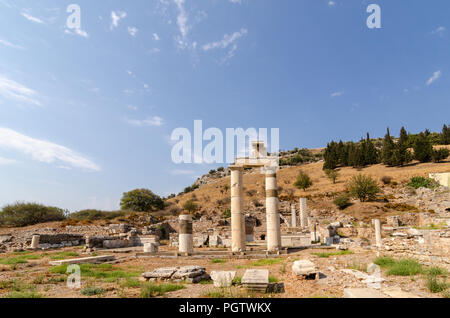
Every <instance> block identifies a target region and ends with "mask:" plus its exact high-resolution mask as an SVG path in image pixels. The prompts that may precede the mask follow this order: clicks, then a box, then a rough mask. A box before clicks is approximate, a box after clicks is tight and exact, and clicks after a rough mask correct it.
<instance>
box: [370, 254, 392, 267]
mask: <svg viewBox="0 0 450 318" xmlns="http://www.w3.org/2000/svg"><path fill="white" fill-rule="evenodd" d="M373 263H374V264H376V265H378V266H380V267H389V266H392V265H393V264H395V260H394V259H393V258H392V257H389V256H385V257H377V258H376V259H375V261H374V262H373Z"/></svg>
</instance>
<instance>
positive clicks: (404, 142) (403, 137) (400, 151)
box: [392, 127, 412, 166]
mask: <svg viewBox="0 0 450 318" xmlns="http://www.w3.org/2000/svg"><path fill="white" fill-rule="evenodd" d="M411 160H412V155H411V153H410V152H409V150H408V133H407V132H406V130H405V127H402V129H400V137H399V139H398V142H397V144H396V145H395V149H394V153H393V158H392V163H393V164H394V165H396V166H403V165H404V164H405V163H408V162H410V161H411Z"/></svg>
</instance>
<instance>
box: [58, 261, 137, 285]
mask: <svg viewBox="0 0 450 318" xmlns="http://www.w3.org/2000/svg"><path fill="white" fill-rule="evenodd" d="M67 266H68V265H66V264H64V265H58V266H54V267H52V268H50V272H51V273H53V274H66V272H67ZM80 270H81V277H92V278H95V279H101V280H102V281H104V282H106V283H113V282H117V281H119V280H120V279H121V278H135V277H138V276H139V275H140V273H141V272H137V271H124V270H122V269H118V268H115V267H113V266H112V265H111V264H100V265H93V264H80Z"/></svg>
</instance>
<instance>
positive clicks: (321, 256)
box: [311, 250, 353, 258]
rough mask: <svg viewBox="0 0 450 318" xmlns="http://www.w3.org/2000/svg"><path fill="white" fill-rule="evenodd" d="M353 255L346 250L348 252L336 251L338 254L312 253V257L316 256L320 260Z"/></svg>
mask: <svg viewBox="0 0 450 318" xmlns="http://www.w3.org/2000/svg"><path fill="white" fill-rule="evenodd" d="M349 254H353V252H352V251H350V250H346V251H336V252H322V253H311V255H316V256H317V257H320V258H328V257H330V256H340V255H349Z"/></svg>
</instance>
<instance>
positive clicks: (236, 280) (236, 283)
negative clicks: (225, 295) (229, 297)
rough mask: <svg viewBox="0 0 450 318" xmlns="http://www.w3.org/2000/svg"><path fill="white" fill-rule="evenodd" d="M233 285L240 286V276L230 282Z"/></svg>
mask: <svg viewBox="0 0 450 318" xmlns="http://www.w3.org/2000/svg"><path fill="white" fill-rule="evenodd" d="M232 283H233V285H241V284H242V276H235V277H234V278H233V281H232Z"/></svg>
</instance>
